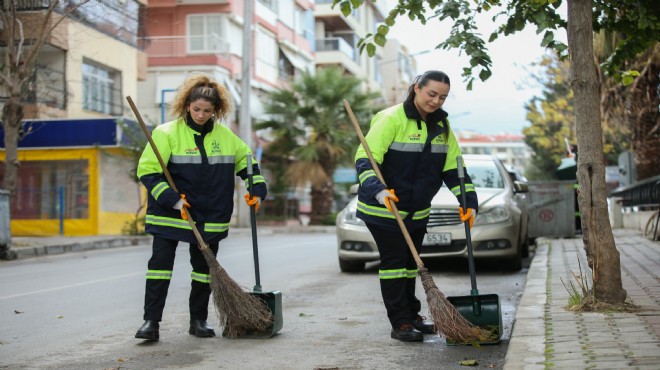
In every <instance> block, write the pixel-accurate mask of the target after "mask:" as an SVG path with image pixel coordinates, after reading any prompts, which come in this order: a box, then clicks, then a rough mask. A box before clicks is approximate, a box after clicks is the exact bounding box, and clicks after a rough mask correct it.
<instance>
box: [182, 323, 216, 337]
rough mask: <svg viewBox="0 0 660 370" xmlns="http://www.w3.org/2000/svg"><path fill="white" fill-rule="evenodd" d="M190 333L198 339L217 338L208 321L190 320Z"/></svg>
mask: <svg viewBox="0 0 660 370" xmlns="http://www.w3.org/2000/svg"><path fill="white" fill-rule="evenodd" d="M188 333H190V334H192V335H194V336H196V337H198V338H208V337H215V331H213V328H212V327H211V326H209V324H207V323H206V320H190V330H188Z"/></svg>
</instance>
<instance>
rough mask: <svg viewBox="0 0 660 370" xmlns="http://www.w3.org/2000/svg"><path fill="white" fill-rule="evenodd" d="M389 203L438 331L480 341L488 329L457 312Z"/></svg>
mask: <svg viewBox="0 0 660 370" xmlns="http://www.w3.org/2000/svg"><path fill="white" fill-rule="evenodd" d="M344 107H345V108H346V111H347V112H348V116H349V118H350V120H351V122H352V123H353V126H354V127H355V131H357V134H358V137H359V138H360V143H361V144H362V147H363V148H364V151H365V152H366V153H367V156H368V157H369V162H371V167H373V169H374V172H376V176H378V179H379V180H380V181H381V182H382V183H383V184H385V180H384V179H383V175H382V174H381V172H380V168H379V167H378V164H377V163H376V161H375V160H374V157H373V155H372V154H371V150H370V149H369V146H368V145H367V141H366V140H365V139H364V135H362V130H361V129H360V126H359V125H358V122H357V119H356V118H355V114H353V109H351V105H350V104H349V103H348V101H347V100H345V99H344ZM386 186H387V185H386ZM390 206H391V207H392V213H394V217H395V218H396V221H397V223H398V224H399V227H400V228H401V232H402V233H403V236H404V238H405V239H406V242H407V244H408V248H410V252H411V253H412V255H413V258H414V259H415V263H416V264H417V270H418V274H419V276H420V278H421V280H422V285H423V286H424V291H425V292H426V302H427V303H428V308H429V314H430V315H431V318H432V319H433V322H434V325H435V331H436V332H437V333H438V334H440V335H443V336H444V337H445V338H447V339H448V340H452V341H456V342H464V343H470V342H473V343H474V342H477V343H478V342H481V341H483V340H484V339H485V338H486V337H487V336H488V333H486V332H485V331H484V330H483V329H481V328H479V327H478V326H475V325H473V324H472V323H470V322H469V321H467V320H466V319H465V318H464V317H463V316H462V315H461V313H460V312H458V310H457V309H456V307H454V305H452V304H451V302H449V301H448V300H447V298H446V297H445V295H444V294H443V293H442V292H441V291H440V289H438V287H437V286H436V285H435V282H433V278H432V277H431V273H429V271H428V269H426V267H424V263H423V262H422V259H421V258H420V257H419V254H418V253H417V250H416V249H415V245H414V244H413V241H412V239H411V238H410V234H409V233H408V229H407V228H406V225H405V224H404V223H403V219H402V218H401V215H400V214H399V210H398V209H397V207H396V204H395V203H394V202H390Z"/></svg>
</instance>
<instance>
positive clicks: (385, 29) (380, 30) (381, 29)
mask: <svg viewBox="0 0 660 370" xmlns="http://www.w3.org/2000/svg"><path fill="white" fill-rule="evenodd" d="M377 32H378V34H379V35H383V36H386V35H387V33H388V32H390V28H389V27H388V26H386V25H384V24H381V25H380V26H378V30H377Z"/></svg>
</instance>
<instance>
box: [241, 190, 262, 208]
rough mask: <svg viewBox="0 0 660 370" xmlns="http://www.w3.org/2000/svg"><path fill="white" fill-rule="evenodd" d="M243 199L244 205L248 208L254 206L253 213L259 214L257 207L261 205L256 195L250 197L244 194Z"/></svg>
mask: <svg viewBox="0 0 660 370" xmlns="http://www.w3.org/2000/svg"><path fill="white" fill-rule="evenodd" d="M243 197H244V198H245V203H247V205H248V206H250V207H252V206H254V212H255V213H257V212H259V205H260V204H261V198H259V197H258V196H256V195H253V196H252V197H250V194H248V193H245V195H244V196H243Z"/></svg>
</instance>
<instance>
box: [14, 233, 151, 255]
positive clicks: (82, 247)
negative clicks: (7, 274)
mask: <svg viewBox="0 0 660 370" xmlns="http://www.w3.org/2000/svg"><path fill="white" fill-rule="evenodd" d="M151 240H152V237H151V236H150V235H148V236H133V237H125V236H124V237H118V238H110V239H104V240H90V241H85V242H71V243H60V244H52V245H39V246H33V247H20V248H12V250H13V251H15V252H16V256H17V258H30V257H38V256H47V255H57V254H63V253H69V252H83V251H88V250H94V249H108V248H118V247H130V246H136V245H140V244H151Z"/></svg>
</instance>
